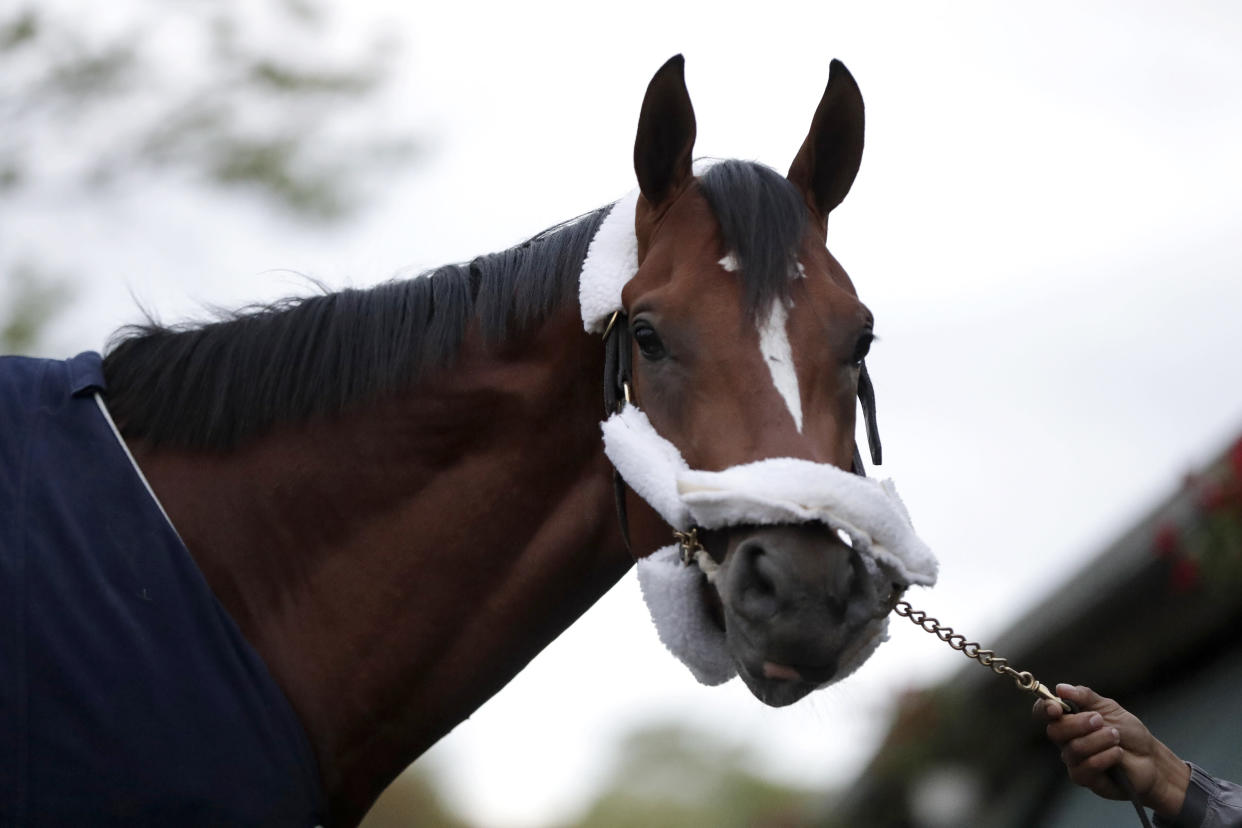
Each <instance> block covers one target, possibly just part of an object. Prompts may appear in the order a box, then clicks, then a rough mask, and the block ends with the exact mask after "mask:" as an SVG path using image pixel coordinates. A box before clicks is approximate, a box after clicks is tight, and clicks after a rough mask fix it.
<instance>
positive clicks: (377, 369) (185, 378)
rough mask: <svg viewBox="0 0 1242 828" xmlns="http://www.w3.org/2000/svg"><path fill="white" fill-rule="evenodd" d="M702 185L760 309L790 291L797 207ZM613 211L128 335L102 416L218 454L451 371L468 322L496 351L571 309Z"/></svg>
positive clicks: (769, 182)
mask: <svg viewBox="0 0 1242 828" xmlns="http://www.w3.org/2000/svg"><path fill="white" fill-rule="evenodd" d="M699 184H700V187H701V188H702V191H703V193H704V196H705V197H706V198H707V200H708V203H709V204H710V205H711V207H712V210H713V211H714V213H715V215H716V217H717V219H718V221H719V222H720V227H721V235H722V238H723V242H724V244H725V246H726V248H727V249H728V250H730V251H732V252H734V254H735V255H736V256H737V258H738V261H739V263H740V265H741V270H742V273H743V274H744V276H743V278H744V280H745V284H746V296H747V306H748V308H749V310H750V312H751V313H757V312H758V310H759V309H760V308H766V307H768V305H769V304H770V302H771V300H772V299H773V298H774V297H777V296H781V295H784V293H785V291H787V290H788V278H789V274H790V272H791V268H792V267H793V262H794V257H795V256H796V252H797V245H798V242H799V240H800V239H801V236H802V232H803V228H804V226H805V221H806V208H805V207H804V206H803V203H802V199H801V197H800V196H799V195H798V193H797V192H796V190H795V189H794V188H793V186H792V185H791V184H790V183H789V182H788V181H786V180H785V179H784V178H783V177H781V176H780V175H778V174H777V173H775V172H773V171H772V170H770V169H768V168H767V167H763V166H761V165H758V164H753V163H750V162H742V161H724V162H720V163H718V164H716V165H715V166H713V167H712V168H711V169H710V170H708V171H707V172H706V173H705V174H704V175H703V176H702V177H701V178H700V179H699ZM611 209H612V205H607V206H605V207H601V208H600V209H598V210H595V211H593V212H591V213H587V214H586V215H584V216H580V217H578V218H576V219H573V220H571V221H568V222H566V223H564V224H561V225H558V226H556V227H552V228H550V229H548V230H545V231H544V232H542V233H540V234H539V235H537V236H535V237H534V238H532V239H530V240H528V241H526V242H524V243H522V244H520V245H518V246H516V247H512V248H509V249H508V250H503V251H501V252H499V253H492V254H488V255H484V256H479V257H478V258H476V259H474V260H473V261H471V262H469V263H467V264H453V265H446V266H444V267H441V268H438V269H436V270H433V271H430V272H428V273H425V274H423V275H421V276H419V277H417V278H413V279H403V280H393V281H389V282H385V283H383V284H380V285H378V286H376V287H373V288H369V289H366V290H354V289H350V290H343V291H339V292H335V293H327V294H322V295H318V296H310V297H303V298H293V299H285V300H281V301H278V302H275V303H273V304H270V305H262V306H254V307H249V308H244V309H242V310H239V311H236V312H234V313H231V314H229V315H227V316H226V317H225V318H224V319H222V320H220V321H217V322H212V323H208V324H191V325H180V326H163V325H160V324H158V323H156V322H153V321H151V322H148V323H146V324H143V325H135V326H131V327H127V328H124V329H122V330H121V331H118V333H117V335H116V336H115V337H114V338H113V340H112V342H111V343H110V345H109V349H108V353H107V356H106V357H105V358H104V374H105V377H106V379H107V383H108V392H107V400H108V406H109V408H110V410H111V412H112V415H113V417H114V418H115V420H116V422H117V425H118V427H119V428H120V429H121V431H122V433H123V434H124V435H125V436H126V437H127V438H129V439H141V440H145V441H147V442H148V443H150V444H152V445H171V446H178V447H184V448H195V449H216V450H226V449H230V448H233V447H235V446H237V445H239V444H241V443H243V442H245V441H246V440H248V439H250V438H252V437H255V436H257V435H259V434H262V433H264V432H266V431H268V430H269V429H271V428H272V427H274V426H276V425H279V424H282V423H295V422H303V421H306V420H308V419H310V418H312V417H315V416H325V415H326V416H333V415H336V414H340V413H341V412H343V411H344V410H345V409H346V408H348V407H350V406H352V405H354V404H356V403H359V402H363V401H366V400H373V399H376V398H378V397H382V396H386V395H391V394H395V393H398V392H400V391H401V390H403V389H407V388H409V387H411V386H412V385H413V384H414V383H416V382H417V381H418V379H419V377H421V376H423V375H424V374H425V373H426V372H428V371H429V370H430V369H434V368H437V367H441V366H444V365H447V364H449V363H450V362H452V360H453V359H454V358H455V357H456V355H457V353H458V351H459V349H460V347H461V343H462V339H463V337H464V335H465V330H466V326H467V324H468V323H469V322H470V321H471V320H472V319H473V320H476V321H477V322H478V325H479V329H480V331H481V333H482V335H483V337H484V338H485V339H486V340H487V341H488V342H491V343H498V342H502V341H504V340H505V339H506V338H508V337H509V336H511V335H513V333H514V332H515V331H523V330H528V329H530V328H531V327H533V326H535V325H537V324H539V323H540V322H541V321H543V320H544V319H546V318H547V316H548V315H549V314H550V313H551V312H552V311H553V310H555V309H556V308H558V307H561V306H562V305H563V304H564V303H565V302H570V301H576V297H577V284H578V275H579V271H580V270H581V267H582V261H583V259H584V258H585V257H586V253H587V248H588V246H589V245H590V242H591V239H592V237H594V235H595V232H596V230H597V229H598V228H599V225H600V223H601V222H602V221H603V220H604V218H605V216H607V214H608V212H609V211H610V210H611Z"/></svg>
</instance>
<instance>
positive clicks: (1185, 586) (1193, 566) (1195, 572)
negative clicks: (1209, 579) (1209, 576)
mask: <svg viewBox="0 0 1242 828" xmlns="http://www.w3.org/2000/svg"><path fill="white" fill-rule="evenodd" d="M1198 585H1199V564H1198V563H1196V562H1195V561H1192V560H1191V559H1190V558H1177V559H1176V560H1174V561H1173V566H1172V568H1171V569H1170V570H1169V586H1170V587H1172V588H1173V591H1174V592H1175V593H1178V594H1179V595H1180V594H1184V593H1187V592H1190V590H1192V589H1194V588H1195V587H1196V586H1198Z"/></svg>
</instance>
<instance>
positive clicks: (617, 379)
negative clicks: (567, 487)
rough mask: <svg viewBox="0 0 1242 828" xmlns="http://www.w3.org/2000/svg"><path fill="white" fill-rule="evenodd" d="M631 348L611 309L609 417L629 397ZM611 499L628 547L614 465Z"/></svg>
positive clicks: (607, 332) (625, 322)
mask: <svg viewBox="0 0 1242 828" xmlns="http://www.w3.org/2000/svg"><path fill="white" fill-rule="evenodd" d="M632 359H633V351H632V349H631V347H630V324H629V317H628V316H627V315H626V314H625V313H623V312H621V311H615V312H614V313H613V315H612V318H611V319H609V320H608V327H606V328H605V329H604V416H605V417H611V416H612V415H613V414H615V413H617V412H618V411H620V410H621V409H622V407H624V405H625V404H626V403H627V402H630V400H631V390H630V389H632V388H633V387H634V386H633V376H632V369H633V363H632ZM612 489H613V499H614V500H615V502H616V505H617V522H618V523H620V525H621V539H622V540H623V541H625V548H626V550H627V551H628V552H629V553H630V555H633V554H634V550H633V549H632V548H631V547H630V522H629V517H628V514H627V510H626V507H625V480H624V479H623V478H622V477H621V472H619V471H617V470H616V468H614V469H613V470H612Z"/></svg>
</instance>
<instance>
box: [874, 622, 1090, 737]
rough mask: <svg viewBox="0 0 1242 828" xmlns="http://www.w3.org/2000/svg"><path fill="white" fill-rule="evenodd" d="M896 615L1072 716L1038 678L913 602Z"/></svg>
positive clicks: (1058, 698) (1060, 699) (1059, 698)
mask: <svg viewBox="0 0 1242 828" xmlns="http://www.w3.org/2000/svg"><path fill="white" fill-rule="evenodd" d="M893 612H895V613H897V614H898V615H900V616H901V617H903V618H909V619H910V621H911V623H913V624H915V625H917V626H919V627H921V628H922V629H923V631H924V632H929V633H931V634H932V635H934V636H936V637H937V638H939V639H940V640H941V641H943V642H944V643H946V644H948V645H949V646H950V647H952V648H953V649H955V650H957V651H958V652H960V653H962V654H963V655H965V656H966V657H967V658H973V659H974V660H975V661H977V662H979V663H980V664H982V665H983V666H984V667H989V668H991V670H992V672H993V673H996V675H998V676H1009V677H1010V678H1011V679H1013V682H1014V684H1016V685H1017V686H1018V689H1019V690H1025V691H1026V692H1028V693H1033V694H1035V695H1036V696H1038V697H1039V698H1041V699H1045V700H1047V701H1051V702H1056V703H1057V704H1059V705H1061V709H1062V710H1064V711H1065V712H1066V713H1070V712H1072V708H1071V707H1070V705H1069V702H1067V701H1065V700H1064V699H1062V698H1061V697H1060V696H1058V695H1057V694H1056V693H1053V692H1052V691H1051V690H1049V689H1048V688H1047V687H1045V686H1044V685H1043V684H1041V683H1040V682H1039V681H1037V680H1036V679H1035V676H1033V675H1031V674H1030V672H1028V671H1026V670H1015V669H1014V668H1013V667H1011V666H1009V659H1007V658H1002V657H1001V656H998V655H997V654H996V652H995V651H993V650H985V649H984V648H983V645H981V644H980V643H979V642H977V641H967V640H966V636H964V635H962V634H961V633H959V632H954V631H953V628H952V627H950V626H948V625H946V624H941V623H940V621H939V620H938V619H936V618H932V617H930V616H928V614H927V613H925V612H923V611H922V610H916V609H915V608H914V607H912V606H910V602H909V601H898V602H897V603H896V604H895V605H894V606H893Z"/></svg>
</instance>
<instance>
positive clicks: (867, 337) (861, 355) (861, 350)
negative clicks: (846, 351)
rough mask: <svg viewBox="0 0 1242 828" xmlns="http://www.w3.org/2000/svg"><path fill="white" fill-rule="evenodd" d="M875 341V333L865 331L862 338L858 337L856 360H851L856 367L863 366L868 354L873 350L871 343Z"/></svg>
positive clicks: (855, 348) (855, 350)
mask: <svg viewBox="0 0 1242 828" xmlns="http://www.w3.org/2000/svg"><path fill="white" fill-rule="evenodd" d="M874 341H875V334H874V333H872V332H871V331H863V334H862V336H860V337H858V342H857V343H855V345H854V358H853V359H852V360H851V362H852V363H853V364H854V365H860V364H862V361H863V360H864V359H865V358H866V357H867V353H868V352H869V351H870V350H871V343H872V342H874Z"/></svg>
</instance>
